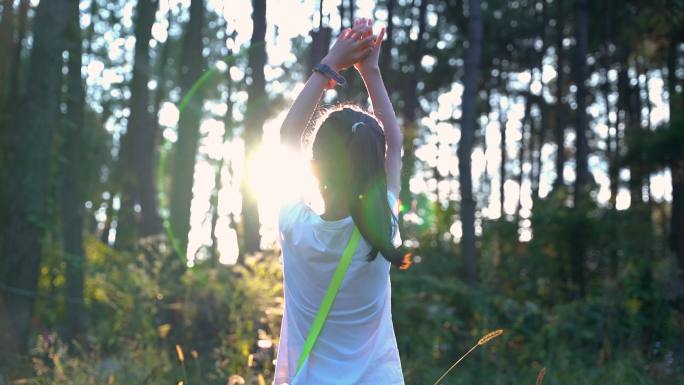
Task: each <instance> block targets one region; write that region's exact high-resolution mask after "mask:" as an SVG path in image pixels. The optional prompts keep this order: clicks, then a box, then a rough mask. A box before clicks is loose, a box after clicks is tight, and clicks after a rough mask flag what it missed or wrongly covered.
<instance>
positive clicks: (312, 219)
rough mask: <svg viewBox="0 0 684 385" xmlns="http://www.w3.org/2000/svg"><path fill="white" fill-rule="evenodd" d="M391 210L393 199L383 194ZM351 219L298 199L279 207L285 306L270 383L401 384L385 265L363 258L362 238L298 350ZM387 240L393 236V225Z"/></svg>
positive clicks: (366, 250) (346, 238) (383, 261)
mask: <svg viewBox="0 0 684 385" xmlns="http://www.w3.org/2000/svg"><path fill="white" fill-rule="evenodd" d="M388 200H389V203H390V207H392V210H393V212H394V214H395V215H397V213H398V205H397V198H396V197H395V196H394V194H392V193H388ZM353 225H354V223H353V220H352V218H351V217H346V218H343V219H340V220H337V221H325V220H323V219H322V218H321V217H320V216H319V215H317V214H316V213H315V212H314V211H313V210H312V209H311V208H310V207H309V206H308V205H307V204H306V203H305V202H304V201H303V200H301V199H300V200H298V201H297V202H296V203H294V204H290V205H287V206H284V207H283V208H281V211H280V217H279V220H278V227H279V233H280V234H279V243H280V245H281V248H282V251H283V272H284V292H285V311H284V314H283V319H282V324H281V329H280V343H279V346H278V352H277V361H276V370H275V381H274V385H282V384H289V385H333V384H334V385H403V384H404V378H403V374H402V370H401V362H400V359H399V351H398V349H397V342H396V337H395V334H394V329H393V326H392V314H391V301H390V300H391V283H390V278H389V269H390V263H389V262H388V261H387V260H386V259H385V258H383V257H382V255H378V257H377V258H375V260H373V261H372V262H368V261H367V260H366V256H367V255H368V253H369V252H370V250H371V247H370V245H369V244H368V243H367V242H366V241H365V240H364V239H363V238H362V239H361V241H360V242H359V246H358V247H357V250H356V252H355V253H354V256H353V257H352V262H351V264H350V266H349V269H348V270H347V273H346V274H345V276H344V280H343V281H342V285H341V286H340V290H339V292H338V293H337V297H336V299H335V303H334V304H333V306H332V309H331V310H330V313H329V314H328V318H327V320H326V322H325V324H324V326H323V329H322V330H321V333H320V335H319V336H318V340H317V341H316V345H315V346H314V348H313V350H312V352H311V354H310V355H309V358H308V359H307V360H306V361H305V362H304V364H303V365H302V367H301V369H300V371H299V373H298V374H297V375H296V376H295V371H296V369H297V362H298V360H299V355H300V352H301V349H302V346H303V345H304V341H305V340H306V337H307V336H308V333H309V328H310V327H311V324H312V323H313V319H314V318H315V317H316V313H317V312H318V309H319V306H320V304H321V301H322V300H323V296H324V294H325V291H326V289H327V287H328V285H329V284H330V280H331V278H332V275H333V272H334V271H335V269H336V268H337V265H338V262H339V260H340V258H341V256H342V252H343V250H344V248H345V246H346V245H347V242H348V241H349V238H350V237H351V232H352V229H353ZM393 230H394V234H395V238H394V242H395V244H398V243H400V242H401V240H400V239H398V234H396V227H395V228H394V229H393Z"/></svg>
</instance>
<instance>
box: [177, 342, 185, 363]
mask: <svg viewBox="0 0 684 385" xmlns="http://www.w3.org/2000/svg"><path fill="white" fill-rule="evenodd" d="M176 354H177V355H178V361H180V362H183V361H185V355H184V354H183V348H181V347H180V345H176Z"/></svg>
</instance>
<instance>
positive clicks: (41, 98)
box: [0, 0, 75, 361]
mask: <svg viewBox="0 0 684 385" xmlns="http://www.w3.org/2000/svg"><path fill="white" fill-rule="evenodd" d="M74 1H75V0H51V1H41V2H40V3H39V4H38V7H37V9H36V16H35V20H34V30H33V49H32V50H31V60H30V64H29V67H28V73H27V74H28V76H27V81H26V94H25V99H24V102H23V103H21V104H20V106H21V113H20V114H19V118H18V119H17V122H16V126H15V128H16V130H14V133H13V135H14V138H13V145H14V146H16V148H17V151H16V157H15V158H16V165H17V167H15V168H13V169H12V170H10V173H11V176H10V178H11V179H10V180H13V181H14V186H13V188H12V189H10V191H8V196H7V198H8V200H9V201H10V202H12V204H11V205H10V208H9V213H8V214H9V215H8V218H7V220H6V222H5V224H6V227H5V229H6V230H5V234H6V238H5V241H6V242H4V244H3V246H4V247H3V248H4V254H5V261H6V262H5V264H6V265H7V266H6V268H5V270H4V271H5V272H6V274H5V276H4V277H0V279H2V280H3V282H2V285H3V286H2V287H3V289H4V290H3V291H4V293H3V296H4V301H3V302H4V303H2V304H0V306H2V307H4V308H3V309H0V315H1V316H0V318H1V319H0V330H1V332H0V333H1V334H0V346H2V347H3V348H2V349H0V361H4V358H5V357H6V356H8V355H10V354H13V353H15V354H24V353H25V352H26V351H27V341H28V336H29V332H30V325H31V317H32V316H33V304H34V300H35V292H36V289H37V284H38V275H39V267H40V262H41V257H42V252H43V248H42V240H43V237H44V235H45V234H46V228H47V226H48V221H49V218H48V209H47V208H48V206H49V204H50V201H49V195H48V192H49V190H50V152H51V151H50V147H51V144H52V137H53V131H54V124H55V121H56V120H57V119H56V118H57V114H58V107H59V98H58V95H59V85H60V79H61V70H62V51H63V50H64V36H63V35H64V31H65V28H66V26H67V21H68V20H69V14H70V13H71V11H70V10H71V9H72V7H73V2H74ZM3 226H4V225H3Z"/></svg>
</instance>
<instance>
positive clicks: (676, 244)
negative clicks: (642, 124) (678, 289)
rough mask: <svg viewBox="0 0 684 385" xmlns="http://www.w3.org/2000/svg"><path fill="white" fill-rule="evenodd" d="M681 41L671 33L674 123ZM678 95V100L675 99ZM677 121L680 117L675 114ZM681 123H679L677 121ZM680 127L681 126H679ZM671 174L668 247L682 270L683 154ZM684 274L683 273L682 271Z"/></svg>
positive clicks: (669, 82)
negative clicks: (678, 55)
mask: <svg viewBox="0 0 684 385" xmlns="http://www.w3.org/2000/svg"><path fill="white" fill-rule="evenodd" d="M680 43H681V34H680V35H677V34H674V33H673V34H672V36H671V37H670V47H669V49H668V56H667V91H668V94H669V100H668V102H669V107H670V123H674V117H675V116H676V115H675V114H676V113H675V111H681V108H682V105H681V104H679V103H682V102H684V97H682V95H677V88H676V87H677V83H678V79H677V75H676V71H677V59H678V58H677V54H678V52H677V46H678V45H679V44H680ZM678 97H679V100H677V99H678ZM678 102H679V103H678ZM677 118H679V119H680V120H679V122H681V121H682V120H681V119H682V117H681V116H677ZM678 124H681V123H678ZM671 129H675V128H671ZM679 129H681V127H680V128H679ZM669 166H670V173H671V175H672V212H671V214H670V249H671V250H672V252H673V253H674V254H675V256H676V257H677V261H678V262H679V267H680V269H681V271H682V272H684V156H680V157H679V158H677V157H673V158H672V159H671V161H670V165H669ZM682 276H684V273H682Z"/></svg>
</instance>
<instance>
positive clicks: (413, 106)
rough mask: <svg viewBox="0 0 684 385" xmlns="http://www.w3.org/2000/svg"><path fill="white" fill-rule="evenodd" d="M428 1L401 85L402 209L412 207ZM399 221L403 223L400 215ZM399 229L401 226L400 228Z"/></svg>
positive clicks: (420, 10) (423, 1) (420, 14)
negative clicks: (409, 71) (402, 128)
mask: <svg viewBox="0 0 684 385" xmlns="http://www.w3.org/2000/svg"><path fill="white" fill-rule="evenodd" d="M427 3H428V0H421V1H420V5H419V6H418V39H416V42H415V46H414V48H413V53H412V54H411V56H410V59H409V62H410V63H411V67H412V72H411V73H410V74H407V75H406V76H405V79H406V80H405V82H404V84H403V89H402V91H403V99H404V106H403V108H402V116H403V118H404V143H403V148H404V155H403V157H402V168H401V190H400V193H399V200H400V201H401V205H402V206H403V207H412V203H413V196H412V195H411V189H410V187H409V186H410V183H409V182H410V181H411V176H413V172H414V170H415V163H416V156H415V145H414V141H415V139H416V137H417V135H418V127H417V124H416V115H417V111H418V93H417V92H418V91H417V87H418V78H419V76H420V74H421V64H420V62H421V61H422V59H423V56H424V54H425V52H424V51H425V39H424V37H423V35H424V34H425V28H426V14H427ZM399 220H400V222H401V223H403V220H402V217H401V215H400V216H399ZM400 227H401V226H400Z"/></svg>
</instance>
